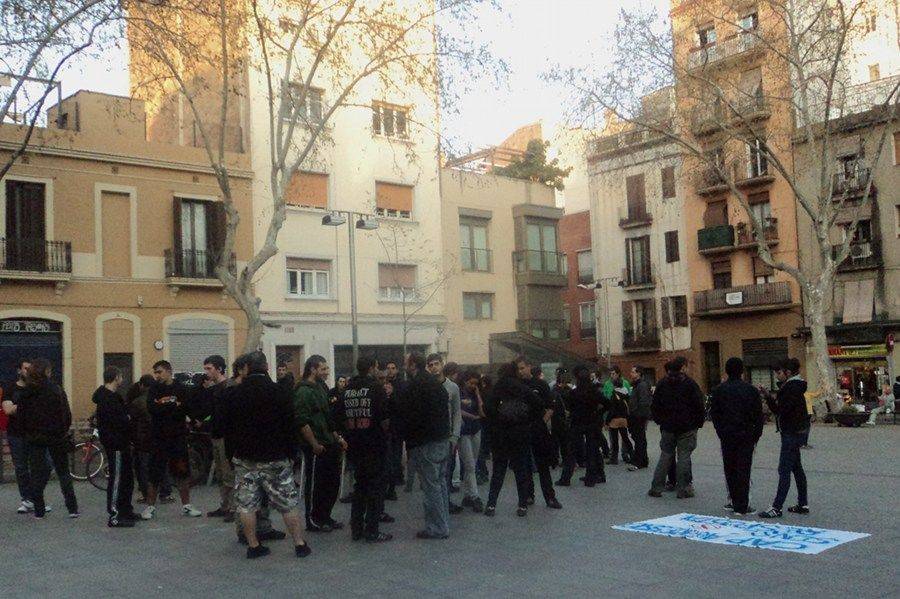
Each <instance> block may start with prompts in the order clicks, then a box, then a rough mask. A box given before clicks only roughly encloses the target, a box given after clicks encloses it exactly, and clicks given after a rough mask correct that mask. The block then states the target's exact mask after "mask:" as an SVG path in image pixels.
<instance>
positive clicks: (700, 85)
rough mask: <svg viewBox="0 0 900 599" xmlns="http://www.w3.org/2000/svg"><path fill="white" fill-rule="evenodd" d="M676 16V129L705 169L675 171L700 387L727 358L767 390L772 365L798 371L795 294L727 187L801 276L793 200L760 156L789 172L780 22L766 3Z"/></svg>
mask: <svg viewBox="0 0 900 599" xmlns="http://www.w3.org/2000/svg"><path fill="white" fill-rule="evenodd" d="M673 6H674V8H673V10H672V13H671V16H672V23H673V37H674V49H675V61H676V64H677V65H679V70H678V71H676V84H675V91H676V123H677V125H676V126H677V127H678V128H679V130H680V131H682V134H683V135H684V136H685V137H686V138H687V139H688V140H689V141H690V142H691V143H694V144H697V145H698V146H699V147H701V148H702V149H703V151H704V152H705V154H706V159H705V160H700V159H698V158H697V157H695V156H694V155H686V156H685V158H684V162H683V165H682V173H683V177H684V179H685V185H684V189H685V196H684V220H685V232H686V235H685V248H684V250H685V254H684V259H685V260H686V261H687V264H688V270H689V273H690V287H691V291H692V294H693V297H692V309H691V313H692V328H691V337H692V344H693V347H694V349H695V350H696V351H697V354H698V356H697V357H698V359H699V362H700V367H701V368H700V369H699V372H698V374H699V379H700V383H701V386H703V388H704V389H706V390H709V389H711V388H712V387H714V386H715V385H717V384H718V383H719V381H720V380H721V378H722V376H723V374H724V370H723V365H724V362H725V360H726V359H727V358H729V357H731V356H738V357H742V358H743V359H744V362H745V364H746V366H747V367H748V369H749V373H750V377H751V379H752V381H753V382H754V383H756V384H761V385H764V386H767V387H769V386H772V385H773V384H774V378H773V376H774V375H773V372H772V368H771V367H772V365H773V364H774V363H775V361H777V360H779V359H781V358H784V357H788V356H790V357H797V358H800V359H801V361H803V357H804V354H805V352H804V347H803V342H802V339H800V334H799V329H800V327H802V324H803V317H802V310H801V306H800V304H801V297H800V290H799V287H798V285H797V284H796V283H795V282H794V280H793V279H792V278H791V277H790V276H788V275H787V274H785V273H784V272H782V271H773V269H772V268H770V267H769V266H767V265H766V264H765V263H764V262H763V261H762V260H761V259H760V258H759V256H758V255H757V243H756V238H755V234H754V231H753V229H752V227H751V226H750V223H749V219H748V217H747V214H746V212H745V210H744V209H743V207H742V206H741V204H740V203H739V201H738V199H737V198H736V197H734V196H733V194H732V193H731V186H730V185H728V184H727V182H729V181H730V182H732V183H734V185H735V186H736V188H737V189H738V191H739V193H740V194H742V195H743V197H744V198H745V200H746V201H747V202H748V203H749V204H750V205H752V209H753V211H754V214H755V216H756V217H757V220H759V221H760V222H762V223H763V224H764V228H765V234H766V239H767V241H768V242H769V244H770V248H771V252H772V255H773V256H774V258H775V259H776V260H778V261H781V262H783V263H785V264H787V265H789V266H791V267H798V265H799V259H798V245H797V213H796V209H795V205H794V195H793V193H792V190H791V187H790V185H789V184H788V182H787V181H786V180H785V178H784V177H783V176H782V175H781V174H779V172H778V170H777V169H776V168H774V167H773V166H772V165H770V164H768V161H767V160H766V156H765V154H764V152H762V151H761V148H763V147H765V148H766V149H767V150H768V152H770V153H771V154H773V155H775V156H776V157H777V159H778V162H780V164H781V165H782V167H783V168H784V170H785V172H786V173H788V174H791V173H793V171H794V165H793V159H792V153H791V138H792V131H793V117H792V111H791V109H790V103H789V102H787V101H785V98H790V97H791V82H790V80H789V75H788V73H789V69H788V68H787V65H786V64H785V63H784V61H783V60H781V59H780V58H779V52H778V50H779V49H781V50H782V52H781V55H784V54H783V48H784V46H785V44H786V39H785V32H784V30H783V25H784V22H783V21H782V19H781V17H780V16H779V15H778V14H776V13H775V12H774V5H773V4H771V3H768V2H759V3H758V4H756V3H753V2H750V3H747V2H732V1H728V0H712V1H696V0H684V1H675V2H673ZM712 165H715V167H717V168H715V167H713V166H712ZM722 173H724V174H725V177H726V178H725V179H723V178H722Z"/></svg>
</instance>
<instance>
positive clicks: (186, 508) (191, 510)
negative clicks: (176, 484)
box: [181, 503, 203, 518]
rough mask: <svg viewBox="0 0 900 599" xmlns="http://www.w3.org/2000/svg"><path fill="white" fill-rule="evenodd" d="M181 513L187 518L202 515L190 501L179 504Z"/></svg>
mask: <svg viewBox="0 0 900 599" xmlns="http://www.w3.org/2000/svg"><path fill="white" fill-rule="evenodd" d="M181 515H182V516H186V517H188V518H199V517H200V516H202V515H203V512H201V511H200V510H198V509H197V508H195V507H194V506H192V505H191V504H190V503H185V504H184V505H183V506H181Z"/></svg>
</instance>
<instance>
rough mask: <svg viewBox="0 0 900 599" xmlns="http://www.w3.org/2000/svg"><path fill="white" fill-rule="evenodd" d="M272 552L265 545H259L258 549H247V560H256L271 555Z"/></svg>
mask: <svg viewBox="0 0 900 599" xmlns="http://www.w3.org/2000/svg"><path fill="white" fill-rule="evenodd" d="M270 553H272V552H271V550H270V549H269V548H268V547H266V546H265V545H257V546H256V547H247V559H256V558H258V557H265V556H267V555H269V554H270Z"/></svg>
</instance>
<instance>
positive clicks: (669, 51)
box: [549, 0, 900, 399]
mask: <svg viewBox="0 0 900 599" xmlns="http://www.w3.org/2000/svg"><path fill="white" fill-rule="evenodd" d="M864 5H865V3H863V2H857V1H853V0H759V1H758V2H756V11H755V12H752V13H750V12H747V13H746V15H747V16H746V17H744V18H741V19H739V21H738V22H737V23H735V21H734V20H733V17H734V15H736V14H745V13H743V12H741V11H746V9H747V4H746V3H744V2H737V1H734V0H721V1H719V2H693V3H688V2H684V3H681V4H679V5H677V6H676V8H675V9H674V11H673V14H675V13H676V12H677V14H676V23H675V25H674V26H673V25H672V24H670V23H668V22H667V21H665V20H664V19H662V18H661V17H660V16H659V15H657V14H655V13H654V12H652V11H646V10H642V9H634V10H629V11H623V12H622V13H621V16H620V23H619V26H618V28H617V30H616V33H615V39H614V41H613V46H614V51H613V58H612V64H611V68H610V70H609V72H608V73H607V74H605V75H602V76H595V75H594V74H592V73H584V72H580V71H577V70H574V69H568V70H559V71H558V72H556V73H554V74H552V75H550V76H549V77H550V78H551V79H553V80H555V81H557V82H561V83H563V84H565V85H567V86H570V88H571V90H573V93H574V94H575V96H576V98H577V101H576V104H575V106H574V107H573V110H572V117H573V118H574V119H576V120H587V119H590V118H594V117H595V116H596V115H597V114H600V113H604V112H605V113H607V114H613V115H615V116H616V118H618V119H621V120H623V121H625V122H627V123H629V124H630V125H631V126H632V127H633V128H634V129H635V130H636V131H640V130H643V131H649V132H650V133H651V134H655V135H661V136H665V137H667V138H669V139H670V140H671V141H673V142H675V143H676V144H678V146H679V147H680V149H681V151H682V153H683V156H684V164H685V169H686V170H687V171H690V172H692V174H693V175H694V176H696V177H698V178H703V179H704V180H705V181H706V183H708V184H710V185H716V186H721V188H722V189H723V190H724V191H725V192H726V193H727V194H728V195H729V196H730V197H732V198H734V199H735V200H736V202H737V204H738V206H739V207H740V210H741V212H742V213H743V214H744V216H745V217H746V219H747V222H749V228H750V230H749V231H747V233H748V235H750V238H751V240H752V242H753V243H755V244H756V250H757V252H758V256H759V258H760V259H761V260H762V261H763V262H764V263H765V264H767V265H769V266H770V267H772V268H773V269H776V270H779V271H782V272H785V273H787V275H789V276H790V277H791V278H792V279H793V280H794V281H796V283H797V284H798V286H799V288H800V290H801V294H802V298H803V303H804V313H805V314H806V316H807V321H808V325H809V329H810V335H811V338H810V343H811V347H812V351H813V354H814V356H815V358H814V359H815V366H816V368H817V369H818V371H819V373H820V377H821V380H822V388H821V390H822V391H823V393H822V395H821V398H822V399H825V398H833V397H834V396H835V393H836V381H835V376H834V367H833V365H832V363H831V360H830V358H829V355H828V343H827V337H826V332H825V326H826V324H827V323H826V318H827V316H828V314H829V313H830V309H831V301H832V295H833V290H834V284H835V274H836V272H837V268H838V266H839V265H840V264H841V262H843V261H844V260H845V259H846V258H847V257H848V255H849V252H850V241H851V240H852V238H853V235H854V233H855V231H856V227H857V225H858V223H859V214H862V213H863V211H862V210H859V208H860V207H864V206H865V205H866V204H867V203H868V202H870V191H871V188H872V178H871V177H868V178H867V179H865V180H864V181H863V182H862V184H863V185H864V191H863V193H862V194H861V198H860V199H859V200H858V201H857V200H854V202H853V203H851V202H849V200H848V193H847V190H846V189H845V190H844V191H843V192H842V193H840V189H837V191H838V192H839V193H837V194H835V191H836V187H835V182H836V180H835V178H834V177H833V176H832V175H833V171H834V164H835V159H836V138H837V135H836V127H837V125H836V123H837V122H838V121H840V119H841V118H842V117H845V116H847V115H850V114H852V113H855V112H862V111H866V112H868V113H869V115H870V119H871V122H874V123H890V122H891V121H892V120H893V119H894V118H896V117H897V115H898V113H897V110H898V108H897V105H898V101H900V92H898V81H900V78H896V77H895V78H893V79H887V80H885V82H882V83H881V84H880V85H879V86H852V85H850V83H851V81H850V64H849V63H850V62H851V61H852V59H853V49H854V47H855V42H856V41H857V40H858V39H859V38H860V37H861V36H862V35H863V34H864V33H865V31H864V30H863V28H864V27H866V23H865V19H864V17H865V14H864V13H863V12H862V7H863V6H864ZM679 23H681V27H682V29H681V30H679V29H678V28H679ZM705 23H711V24H714V25H715V27H716V30H717V32H718V33H720V37H719V39H718V40H715V39H714V38H713V39H709V38H706V39H704V38H703V37H701V39H700V40H699V41H700V45H699V47H691V46H693V43H688V44H675V43H674V41H675V40H674V38H673V35H674V36H679V35H681V36H690V39H691V40H693V39H694V37H693V36H694V35H695V31H694V27H695V26H696V25H698V24H705ZM673 29H674V32H673ZM722 31H731V32H733V33H732V34H731V35H728V36H725V35H721V32H722ZM679 39H682V38H679ZM888 51H890V49H888ZM752 53H760V54H761V55H764V56H765V57H766V60H765V61H763V63H762V64H761V66H760V69H759V71H758V72H756V73H753V72H747V73H745V76H736V72H737V69H734V68H732V69H727V68H726V69H722V68H717V67H720V66H721V62H720V61H724V60H736V59H739V58H740V56H741V55H744V56H746V55H751V54H752ZM736 57H737V58H736ZM717 63H718V64H717ZM673 84H674V85H675V88H676V96H677V99H678V105H679V107H680V109H679V111H678V112H677V114H676V118H675V119H674V121H671V120H669V119H659V118H655V116H654V112H653V111H647V110H644V108H645V107H644V106H642V103H641V99H642V98H643V97H644V96H646V95H647V94H649V93H650V92H652V91H654V90H657V89H659V88H661V87H664V86H667V85H673ZM688 107H689V108H688ZM686 108H688V109H686ZM761 114H766V115H772V118H779V119H782V120H785V121H787V123H789V125H788V126H787V127H782V130H781V131H780V132H776V133H774V134H773V133H772V131H769V132H768V135H767V127H766V126H765V124H764V121H765V119H762V118H760V115H761ZM790 124H793V126H792V127H791V126H790ZM785 131H787V133H785ZM888 131H889V128H888V127H884V128H883V131H878V129H877V128H876V127H870V128H868V129H867V130H863V131H861V132H860V135H861V141H860V143H861V145H864V146H866V147H867V148H874V151H872V152H871V153H870V152H869V151H868V150H867V152H866V156H867V159H870V160H871V161H872V164H875V163H877V161H878V159H879V157H880V155H881V152H882V151H883V149H884V147H885V145H886V141H887V138H888ZM709 132H715V134H714V136H708V134H709ZM798 138H799V139H803V140H805V142H806V143H808V144H812V146H813V147H814V151H811V152H809V154H810V155H812V156H816V160H814V161H813V162H814V163H813V164H810V165H807V166H808V167H809V168H811V169H814V171H815V172H814V178H815V181H816V182H817V184H816V185H813V186H812V187H809V186H805V185H803V184H801V178H802V177H810V176H811V175H810V173H809V172H808V169H807V172H804V173H798V172H797V171H795V169H794V168H793V164H792V163H791V157H792V144H793V143H795V142H796V140H797V139H798ZM748 154H749V156H750V157H752V158H753V159H754V161H755V162H756V165H755V168H756V171H752V172H751V173H750V175H753V174H759V173H758V172H757V171H760V170H761V169H762V170H764V171H765V172H766V173H767V174H772V173H776V174H777V175H778V176H779V177H781V178H782V179H783V180H784V181H786V182H787V185H788V188H789V190H790V192H791V193H792V194H793V197H794V198H795V201H796V204H797V208H798V212H800V213H802V214H803V215H805V216H806V217H808V219H809V220H810V221H811V222H812V227H813V229H814V236H815V241H816V247H817V250H818V254H819V255H818V260H819V261H820V263H821V269H820V270H819V271H818V272H812V271H811V270H808V269H802V268H800V266H799V265H798V264H797V263H794V262H789V261H786V260H783V259H780V258H779V257H778V256H777V255H776V253H775V252H774V251H773V247H774V243H773V238H772V234H771V233H772V223H771V222H767V221H766V219H764V218H760V216H759V215H758V214H757V213H756V212H755V211H754V210H753V209H752V206H751V203H750V201H749V200H748V192H747V190H746V189H743V188H742V186H741V185H739V184H738V181H740V179H742V178H747V177H748V176H749V175H748V173H746V172H742V169H744V168H747V167H748V165H747V164H746V163H745V162H744V160H746V157H747V156H748ZM750 166H751V167H753V165H750ZM805 168H806V167H805ZM751 170H752V169H751ZM835 196H837V201H835V200H834V198H835ZM846 210H857V216H856V217H855V218H853V219H852V222H850V223H849V224H848V225H847V226H846V234H845V236H844V239H843V242H842V243H841V244H840V245H839V247H838V248H837V249H833V244H832V232H833V230H834V229H835V227H836V225H835V223H836V220H837V217H838V215H839V214H840V213H841V212H842V211H846Z"/></svg>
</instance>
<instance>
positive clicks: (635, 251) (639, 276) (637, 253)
mask: <svg viewBox="0 0 900 599" xmlns="http://www.w3.org/2000/svg"><path fill="white" fill-rule="evenodd" d="M625 262H626V265H625V271H626V281H625V284H626V285H627V286H631V285H645V284H648V283H650V282H651V281H652V279H651V277H650V236H649V235H645V236H643V237H633V238H631V239H626V240H625Z"/></svg>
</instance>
